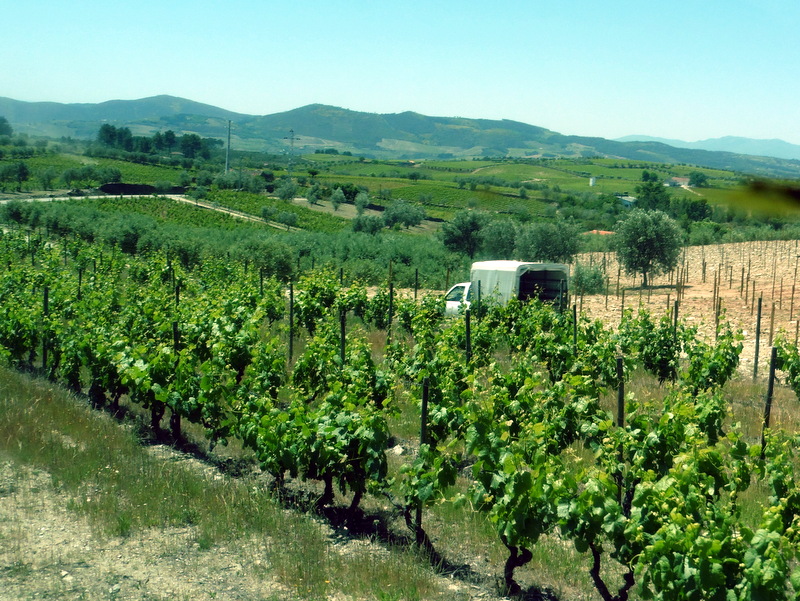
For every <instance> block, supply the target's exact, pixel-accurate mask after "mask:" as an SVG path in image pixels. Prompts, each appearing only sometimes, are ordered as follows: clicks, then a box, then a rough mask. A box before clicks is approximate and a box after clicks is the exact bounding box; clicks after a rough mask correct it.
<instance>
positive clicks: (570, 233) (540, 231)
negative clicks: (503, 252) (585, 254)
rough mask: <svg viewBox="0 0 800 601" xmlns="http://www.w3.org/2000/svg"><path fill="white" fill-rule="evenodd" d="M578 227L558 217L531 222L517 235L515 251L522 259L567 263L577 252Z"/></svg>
mask: <svg viewBox="0 0 800 601" xmlns="http://www.w3.org/2000/svg"><path fill="white" fill-rule="evenodd" d="M579 246H580V239H579V238H578V227H577V226H576V225H575V224H573V223H570V222H568V221H565V220H564V219H558V220H556V221H553V222H539V223H532V224H530V225H529V226H527V227H525V228H524V229H523V230H522V231H521V232H520V234H519V235H518V236H517V242H516V248H515V253H516V255H517V256H518V257H519V258H520V259H522V260H524V261H545V262H553V263H568V262H570V261H571V260H572V258H573V257H574V256H575V255H576V254H577V253H578V250H579Z"/></svg>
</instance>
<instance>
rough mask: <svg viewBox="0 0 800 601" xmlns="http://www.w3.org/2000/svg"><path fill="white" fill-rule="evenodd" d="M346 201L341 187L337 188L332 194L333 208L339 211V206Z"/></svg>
mask: <svg viewBox="0 0 800 601" xmlns="http://www.w3.org/2000/svg"><path fill="white" fill-rule="evenodd" d="M344 201H345V195H344V192H343V191H342V189H341V188H336V189H335V190H334V191H333V194H331V204H332V205H333V210H334V211H338V210H339V207H340V206H342V203H343V202H344Z"/></svg>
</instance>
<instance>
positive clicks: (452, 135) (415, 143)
mask: <svg viewBox="0 0 800 601" xmlns="http://www.w3.org/2000/svg"><path fill="white" fill-rule="evenodd" d="M0 116H4V117H6V118H7V119H8V121H9V123H11V125H12V127H13V128H14V130H15V131H17V132H20V133H27V134H30V135H42V136H48V137H55V138H59V137H73V138H81V139H93V138H94V137H95V136H96V135H97V131H98V129H99V128H100V126H101V125H102V124H103V123H111V124H113V125H116V126H120V127H122V126H124V127H129V128H130V129H131V132H132V133H133V134H134V135H152V134H153V133H155V132H157V131H164V130H167V129H171V130H173V131H175V132H176V133H177V134H179V135H180V134H183V133H196V134H198V135H200V136H203V137H210V138H218V139H222V140H225V139H226V138H227V132H228V122H229V121H230V122H231V123H232V128H231V129H232V132H231V135H232V147H233V148H234V149H238V150H251V151H262V152H273V153H280V152H286V151H288V149H289V146H290V145H291V146H292V147H293V149H294V150H295V151H296V152H301V153H310V152H314V151H315V150H321V149H328V148H332V149H336V150H338V151H349V152H351V153H352V154H354V155H361V156H366V157H371V158H377V159H425V158H428V159H430V158H475V157H482V156H492V157H498V156H508V157H531V158H555V157H573V158H581V157H584V158H586V157H596V156H603V157H609V158H616V159H619V160H629V161H653V162H662V163H683V164H692V165H698V166H704V167H710V168H718V169H726V170H731V171H737V172H742V173H746V174H752V175H763V176H769V177H786V178H798V177H800V156H798V158H797V159H793V158H790V159H787V158H776V157H770V156H757V155H750V154H746V153H739V152H732V151H730V150H726V149H719V150H711V149H705V148H687V147H677V146H673V145H670V144H667V143H666V142H665V141H664V140H665V139H658V138H648V139H645V140H629V139H627V138H625V139H622V140H620V139H618V140H609V139H606V138H598V137H588V136H574V135H564V134H560V133H558V132H555V131H552V130H549V129H546V128H544V127H540V126H536V125H530V124H527V123H523V122H520V121H514V120H510V119H502V120H492V119H479V118H465V117H432V116H427V115H423V114H420V113H417V112H414V111H404V112H401V113H365V112H359V111H354V110H350V109H345V108H341V107H335V106H330V105H324V104H318V103H317V104H308V105H305V106H302V107H298V108H295V109H291V110H288V111H284V112H280V113H273V114H268V115H248V114H244V113H236V112H233V111H228V110H226V109H222V108H219V107H215V106H212V105H208V104H203V103H200V102H195V101H193V100H188V99H185V98H180V97H177V96H170V95H158V96H151V97H147V98H142V99H138V100H109V101H105V102H101V103H75V104H63V103H57V102H27V101H20V100H14V99H11V98H7V97H0ZM290 132H292V133H291V135H290ZM290 138H291V139H290ZM785 144H788V143H785ZM790 146H791V145H790ZM799 148H800V147H799Z"/></svg>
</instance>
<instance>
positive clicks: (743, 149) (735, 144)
mask: <svg viewBox="0 0 800 601" xmlns="http://www.w3.org/2000/svg"><path fill="white" fill-rule="evenodd" d="M617 141H618V142H660V143H662V144H669V145H670V146H674V147H675V148H696V149H700V150H712V151H722V152H733V153H736V154H749V155H756V156H766V157H775V158H778V159H793V160H800V146H799V145H797V144H790V143H789V142H785V141H783V140H777V139H773V140H754V139H753V138H741V137H737V136H724V137H722V138H709V139H708V140H699V141H698V142H686V141H684V140H671V139H667V138H654V137H651V136H625V137H623V138H617Z"/></svg>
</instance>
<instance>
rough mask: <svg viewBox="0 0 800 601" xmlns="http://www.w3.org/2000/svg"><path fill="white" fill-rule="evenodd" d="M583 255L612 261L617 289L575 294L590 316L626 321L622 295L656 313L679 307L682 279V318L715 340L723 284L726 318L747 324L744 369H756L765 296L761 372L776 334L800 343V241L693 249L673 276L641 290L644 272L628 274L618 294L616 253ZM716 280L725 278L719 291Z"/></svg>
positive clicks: (737, 325)
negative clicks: (678, 288) (799, 334)
mask: <svg viewBox="0 0 800 601" xmlns="http://www.w3.org/2000/svg"><path fill="white" fill-rule="evenodd" d="M579 260H580V261H581V263H583V264H593V265H599V266H600V267H602V266H603V265H604V264H605V272H606V275H607V277H608V281H609V283H610V285H609V289H610V292H609V294H608V295H607V296H606V295H605V294H602V295H595V296H588V297H585V298H583V299H581V298H577V297H576V298H573V301H574V302H575V303H577V304H578V306H579V307H580V308H581V310H582V311H583V312H585V313H586V315H587V316H589V317H591V318H593V319H601V320H603V322H604V323H606V324H607V325H608V326H609V327H616V326H617V325H618V324H619V321H620V316H621V312H622V309H623V300H624V307H625V308H628V307H630V308H633V309H634V310H635V309H636V308H637V307H638V306H639V305H640V304H641V305H642V306H644V307H645V308H647V309H648V310H649V311H650V312H651V313H652V314H653V315H661V314H662V313H663V312H665V311H667V310H668V309H672V308H673V307H674V303H675V300H676V297H677V291H676V285H675V282H676V279H678V278H680V279H681V280H682V281H683V282H684V291H683V294H682V295H681V297H680V303H679V306H678V315H679V317H680V318H681V319H683V320H684V321H685V322H686V324H687V325H694V326H697V327H698V333H699V334H700V335H702V336H705V337H706V338H707V339H708V340H713V338H714V331H715V310H714V298H715V289H718V292H717V298H719V300H720V302H721V308H722V311H723V314H724V319H726V320H727V321H728V322H729V323H730V324H731V325H732V326H733V327H734V329H741V330H742V333H743V336H744V340H743V345H744V347H743V349H742V355H741V357H742V359H741V363H740V370H741V371H742V372H743V373H749V374H752V373H753V361H754V357H755V346H756V344H755V343H756V324H757V317H758V301H759V298H761V299H762V312H761V330H760V332H761V338H760V344H759V356H758V361H759V367H758V373H759V374H763V373H766V371H767V368H768V364H769V354H770V351H769V347H770V344H771V338H770V334H772V338H773V339H774V338H775V337H776V336H777V335H778V333H779V331H781V330H783V331H784V337H785V338H786V339H788V340H789V341H791V342H796V340H797V326H798V316H800V315H799V314H800V289H797V287H796V282H797V271H798V269H797V268H798V262H799V261H800V248H798V241H797V240H781V241H769V242H741V243H732V244H721V245H715V246H693V247H688V248H687V249H686V251H685V252H684V255H683V260H682V262H681V267H680V268H679V269H678V270H676V271H675V272H674V273H672V274H666V275H662V276H659V277H657V278H654V279H652V280H651V285H650V286H648V288H642V287H641V276H638V277H631V276H627V275H626V274H625V273H624V271H623V272H622V273H621V276H620V279H619V291H620V292H619V294H617V288H618V286H617V277H618V273H619V270H618V265H617V262H616V258H615V255H614V254H613V253H605V254H604V253H592V254H587V255H582V256H581V257H580V259H579ZM704 270H705V278H704V277H703V274H704ZM715 280H716V281H717V282H718V283H719V285H718V288H717V287H716V286H715ZM623 291H624V297H623ZM754 291H755V292H754ZM745 294H746V298H745Z"/></svg>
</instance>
